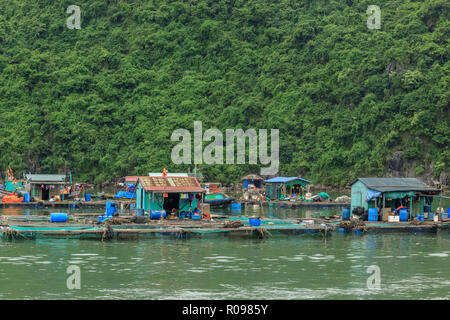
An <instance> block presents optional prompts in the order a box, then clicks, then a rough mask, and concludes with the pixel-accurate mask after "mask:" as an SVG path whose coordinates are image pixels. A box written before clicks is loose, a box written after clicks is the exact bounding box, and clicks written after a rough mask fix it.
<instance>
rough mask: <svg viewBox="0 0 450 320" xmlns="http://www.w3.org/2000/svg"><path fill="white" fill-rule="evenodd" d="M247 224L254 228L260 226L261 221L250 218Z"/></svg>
mask: <svg viewBox="0 0 450 320" xmlns="http://www.w3.org/2000/svg"><path fill="white" fill-rule="evenodd" d="M248 222H249V224H250V225H251V226H254V227H258V226H260V225H261V219H259V218H250V219H248Z"/></svg>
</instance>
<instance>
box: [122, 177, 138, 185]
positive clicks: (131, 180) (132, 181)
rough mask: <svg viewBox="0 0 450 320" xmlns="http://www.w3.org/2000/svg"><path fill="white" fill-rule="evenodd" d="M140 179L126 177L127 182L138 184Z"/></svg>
mask: <svg viewBox="0 0 450 320" xmlns="http://www.w3.org/2000/svg"><path fill="white" fill-rule="evenodd" d="M138 178H139V176H126V177H125V182H129V183H136V182H137V180H138Z"/></svg>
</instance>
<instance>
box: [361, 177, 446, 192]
mask: <svg viewBox="0 0 450 320" xmlns="http://www.w3.org/2000/svg"><path fill="white" fill-rule="evenodd" d="M358 180H359V181H361V182H362V183H363V184H364V185H365V186H367V187H368V188H369V189H372V190H376V191H381V192H393V191H440V190H439V189H436V188H433V187H430V186H428V185H427V184H425V183H424V182H422V181H420V180H419V179H417V178H358V179H357V180H356V181H358ZM356 181H355V182H356ZM355 182H354V183H355Z"/></svg>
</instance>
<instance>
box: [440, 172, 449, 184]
mask: <svg viewBox="0 0 450 320" xmlns="http://www.w3.org/2000/svg"><path fill="white" fill-rule="evenodd" d="M439 183H440V184H441V185H443V186H450V173H448V172H441V175H440V176H439Z"/></svg>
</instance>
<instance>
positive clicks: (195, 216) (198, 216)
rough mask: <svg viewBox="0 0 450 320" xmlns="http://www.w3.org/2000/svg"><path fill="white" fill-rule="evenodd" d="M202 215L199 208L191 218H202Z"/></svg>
mask: <svg viewBox="0 0 450 320" xmlns="http://www.w3.org/2000/svg"><path fill="white" fill-rule="evenodd" d="M201 217H202V215H201V213H200V212H199V211H197V210H196V211H195V212H193V213H192V215H191V219H194V220H200V219H201Z"/></svg>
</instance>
